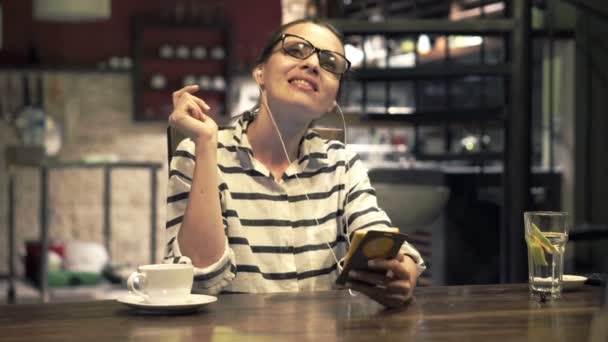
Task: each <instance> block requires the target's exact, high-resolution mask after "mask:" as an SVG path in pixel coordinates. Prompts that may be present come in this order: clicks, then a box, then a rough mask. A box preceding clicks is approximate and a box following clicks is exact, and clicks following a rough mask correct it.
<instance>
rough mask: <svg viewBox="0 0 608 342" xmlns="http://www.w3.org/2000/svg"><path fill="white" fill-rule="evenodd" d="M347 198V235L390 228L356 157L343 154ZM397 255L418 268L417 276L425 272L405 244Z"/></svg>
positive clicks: (408, 245) (364, 170)
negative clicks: (405, 257) (409, 258)
mask: <svg viewBox="0 0 608 342" xmlns="http://www.w3.org/2000/svg"><path fill="white" fill-rule="evenodd" d="M346 155H347V167H346V179H347V189H348V190H347V194H346V198H345V204H344V213H345V215H344V216H345V217H344V219H345V220H346V224H347V228H348V234H349V235H350V236H351V237H352V233H354V232H355V231H357V230H361V229H373V228H376V227H383V228H384V227H392V226H393V225H392V222H391V221H390V219H389V217H388V216H387V215H386V213H385V212H384V210H382V209H380V208H379V207H378V201H377V198H376V191H375V190H374V188H373V187H372V185H371V182H370V180H369V176H368V171H367V169H366V168H365V166H363V163H362V162H361V160H360V158H359V156H358V155H357V154H355V153H352V152H348V153H347V154H346ZM401 253H403V254H405V255H408V256H410V257H411V258H412V259H413V260H414V261H415V262H416V264H417V265H418V275H420V274H421V273H422V272H423V271H424V270H425V269H426V266H425V264H424V260H423V259H422V256H421V255H420V253H419V252H418V250H416V248H414V247H413V246H412V245H410V244H409V243H408V242H407V241H406V242H404V243H403V246H401Z"/></svg>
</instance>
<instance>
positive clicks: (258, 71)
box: [251, 65, 264, 87]
mask: <svg viewBox="0 0 608 342" xmlns="http://www.w3.org/2000/svg"><path fill="white" fill-rule="evenodd" d="M251 74H252V76H253V79H254V80H255V83H257V84H258V86H260V87H264V67H263V66H261V65H258V66H257V67H255V69H253V71H252V73H251Z"/></svg>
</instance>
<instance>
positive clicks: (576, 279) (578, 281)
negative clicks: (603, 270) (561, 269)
mask: <svg viewBox="0 0 608 342" xmlns="http://www.w3.org/2000/svg"><path fill="white" fill-rule="evenodd" d="M585 281H587V277H583V276H578V275H570V274H564V275H563V276H562V287H563V288H564V290H567V291H569V290H574V289H577V288H579V287H581V286H583V284H585Z"/></svg>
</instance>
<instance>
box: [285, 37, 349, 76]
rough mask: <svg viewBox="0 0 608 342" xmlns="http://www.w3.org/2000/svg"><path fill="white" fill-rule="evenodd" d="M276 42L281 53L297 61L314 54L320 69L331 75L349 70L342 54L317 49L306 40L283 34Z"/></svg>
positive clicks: (347, 62) (341, 73) (346, 60)
mask: <svg viewBox="0 0 608 342" xmlns="http://www.w3.org/2000/svg"><path fill="white" fill-rule="evenodd" d="M277 41H281V47H282V49H283V52H285V53H286V54H288V55H289V56H291V57H295V58H297V59H306V58H308V57H310V56H312V54H313V53H315V52H316V53H317V57H319V64H320V65H321V68H323V69H325V70H327V71H329V72H331V73H333V74H336V75H343V74H344V73H345V72H346V71H347V70H348V69H349V68H350V62H349V61H348V59H346V56H344V55H343V54H341V53H338V52H335V51H331V50H323V49H319V48H318V47H315V46H314V45H312V43H311V42H309V41H308V40H306V39H304V38H302V37H300V36H296V35H295V34H289V33H284V34H282V35H281V37H279V39H278V40H277Z"/></svg>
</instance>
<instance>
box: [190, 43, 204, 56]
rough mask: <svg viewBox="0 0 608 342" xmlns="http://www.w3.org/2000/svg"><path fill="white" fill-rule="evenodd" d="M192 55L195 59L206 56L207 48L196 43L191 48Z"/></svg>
mask: <svg viewBox="0 0 608 342" xmlns="http://www.w3.org/2000/svg"><path fill="white" fill-rule="evenodd" d="M192 57H194V58H196V59H205V58H207V49H206V48H205V47H204V46H202V45H197V46H195V47H194V48H193V49H192Z"/></svg>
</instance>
